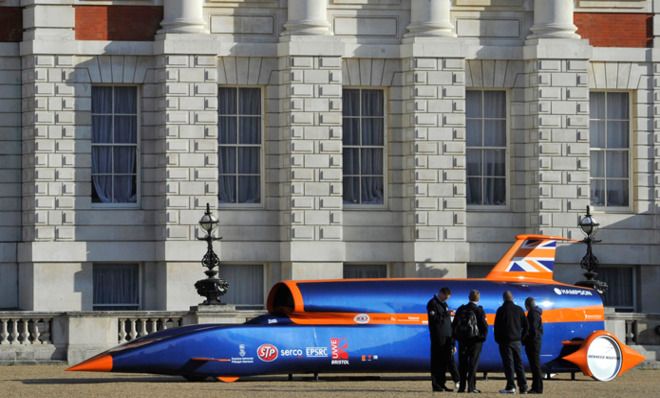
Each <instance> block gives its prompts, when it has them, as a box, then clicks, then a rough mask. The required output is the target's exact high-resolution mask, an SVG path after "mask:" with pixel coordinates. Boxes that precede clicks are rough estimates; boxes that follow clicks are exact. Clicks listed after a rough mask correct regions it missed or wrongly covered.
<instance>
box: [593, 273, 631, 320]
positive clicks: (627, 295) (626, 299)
mask: <svg viewBox="0 0 660 398" xmlns="http://www.w3.org/2000/svg"><path fill="white" fill-rule="evenodd" d="M597 271H598V279H600V280H602V281H604V282H606V283H607V285H608V288H607V293H605V305H606V306H607V307H615V308H616V307H619V308H624V309H629V310H634V308H633V306H634V300H633V292H634V290H633V283H634V278H633V272H634V270H633V269H632V268H627V267H622V268H609V267H608V268H605V267H601V268H599V269H598V270H597Z"/></svg>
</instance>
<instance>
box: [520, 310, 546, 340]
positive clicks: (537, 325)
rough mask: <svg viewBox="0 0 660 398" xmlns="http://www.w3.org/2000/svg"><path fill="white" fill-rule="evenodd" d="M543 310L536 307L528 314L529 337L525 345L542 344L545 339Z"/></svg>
mask: <svg viewBox="0 0 660 398" xmlns="http://www.w3.org/2000/svg"><path fill="white" fill-rule="evenodd" d="M541 314H543V310H542V309H540V308H539V307H534V308H532V309H531V310H529V311H528V312H527V324H528V325H529V330H528V332H527V337H526V338H525V340H524V341H523V342H524V343H525V345H530V344H534V343H540V342H541V339H542V338H543V319H542V318H541Z"/></svg>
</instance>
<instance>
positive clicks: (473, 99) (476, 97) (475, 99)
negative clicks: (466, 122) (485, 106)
mask: <svg viewBox="0 0 660 398" xmlns="http://www.w3.org/2000/svg"><path fill="white" fill-rule="evenodd" d="M465 111H466V116H467V117H468V118H480V117H481V114H482V113H481V91H474V90H467V91H466V92H465Z"/></svg>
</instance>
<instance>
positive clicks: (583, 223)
mask: <svg viewBox="0 0 660 398" xmlns="http://www.w3.org/2000/svg"><path fill="white" fill-rule="evenodd" d="M578 225H579V226H580V228H582V232H584V233H585V234H586V235H587V236H591V235H592V234H594V233H596V229H598V226H599V225H600V224H598V222H596V220H595V219H594V218H593V217H592V216H584V217H582V218H581V219H580V222H579V223H578Z"/></svg>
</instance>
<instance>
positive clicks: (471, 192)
mask: <svg viewBox="0 0 660 398" xmlns="http://www.w3.org/2000/svg"><path fill="white" fill-rule="evenodd" d="M467 203H468V204H470V205H480V204H482V203H481V178H474V177H469V178H468V179H467Z"/></svg>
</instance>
